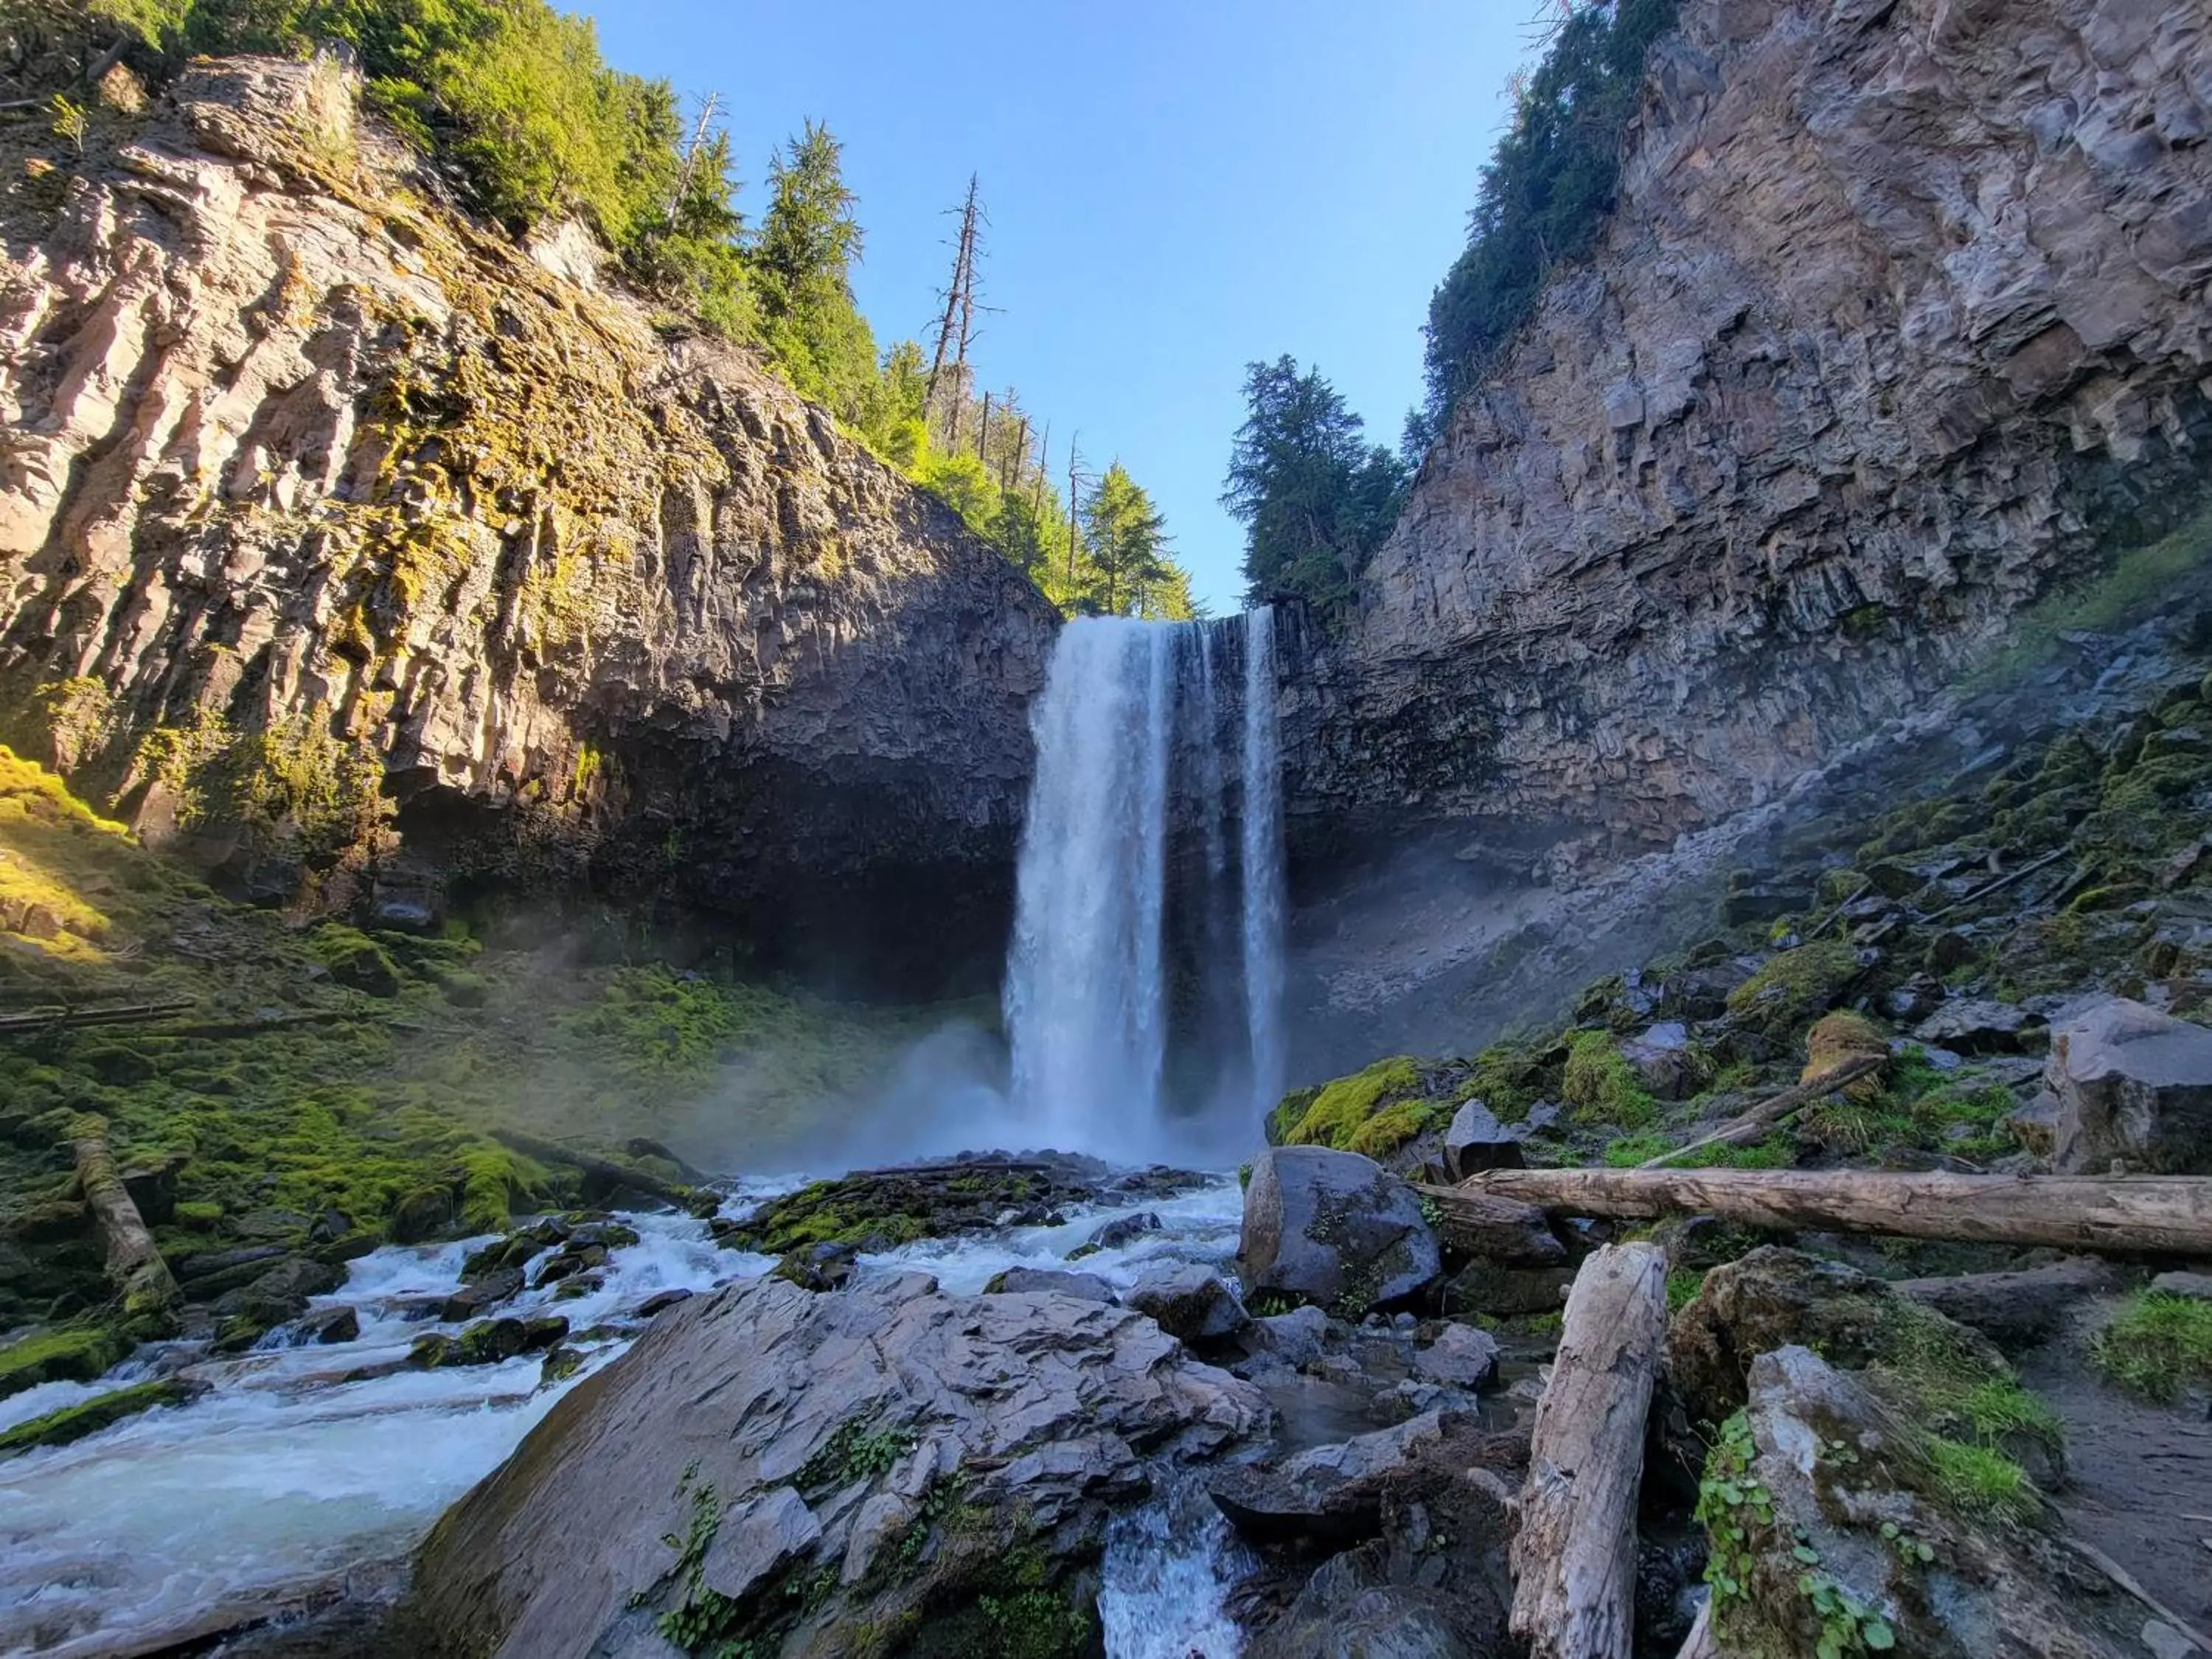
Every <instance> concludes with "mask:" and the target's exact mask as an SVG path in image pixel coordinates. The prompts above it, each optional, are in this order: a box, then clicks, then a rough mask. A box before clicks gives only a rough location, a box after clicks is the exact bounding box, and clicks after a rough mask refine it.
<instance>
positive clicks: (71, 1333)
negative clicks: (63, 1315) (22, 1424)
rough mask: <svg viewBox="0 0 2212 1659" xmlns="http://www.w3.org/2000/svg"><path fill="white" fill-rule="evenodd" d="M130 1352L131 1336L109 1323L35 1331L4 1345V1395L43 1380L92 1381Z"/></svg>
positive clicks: (0, 1386) (0, 1380)
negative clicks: (128, 1336) (107, 1325)
mask: <svg viewBox="0 0 2212 1659" xmlns="http://www.w3.org/2000/svg"><path fill="white" fill-rule="evenodd" d="M129 1352H131V1342H130V1339H129V1338H127V1337H125V1336H124V1335H123V1334H121V1333H120V1332H118V1331H115V1330H112V1329H111V1328H108V1327H106V1326H105V1325H71V1326H66V1327H64V1328H61V1329H59V1330H52V1331H33V1332H31V1333H30V1334H27V1335H25V1336H21V1337H18V1338H16V1339H15V1340H14V1341H12V1342H10V1343H9V1344H8V1346H6V1347H4V1348H0V1399H5V1398H6V1397H7V1396H8V1395H11V1394H20V1393H21V1392H22V1391H23V1390H24V1389H32V1388H36V1387H37V1386H38V1385H39V1384H40V1383H89V1382H91V1381H92V1380H93V1379H94V1377H96V1376H100V1374H101V1373H102V1372H104V1371H106V1370H108V1369H109V1368H110V1367H111V1366H113V1365H115V1364H119V1363H120V1362H121V1361H122V1359H123V1358H124V1357H125V1355H126V1354H128V1353H129Z"/></svg>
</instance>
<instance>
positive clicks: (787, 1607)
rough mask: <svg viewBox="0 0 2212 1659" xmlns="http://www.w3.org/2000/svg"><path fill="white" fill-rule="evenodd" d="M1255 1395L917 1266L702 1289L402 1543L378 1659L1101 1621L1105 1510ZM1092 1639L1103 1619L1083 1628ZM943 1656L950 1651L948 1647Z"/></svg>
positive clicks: (1149, 1333) (1077, 1305) (1078, 1309)
mask: <svg viewBox="0 0 2212 1659" xmlns="http://www.w3.org/2000/svg"><path fill="white" fill-rule="evenodd" d="M1270 1415H1271V1413H1270V1412H1269V1409H1268V1407H1267V1403H1266V1401H1265V1400H1264V1399H1263V1398H1262V1397H1261V1395H1260V1394H1259V1392H1258V1391H1257V1390H1256V1389H1253V1388H1252V1387H1251V1386H1250V1385H1249V1384H1247V1383H1241V1382H1239V1381H1237V1379H1236V1378H1234V1377H1232V1376H1229V1375H1228V1374H1227V1373H1226V1372H1224V1371H1221V1370H1216V1369H1214V1368H1213V1367H1212V1366H1209V1365H1206V1364H1200V1362H1198V1361H1196V1360H1194V1359H1192V1358H1190V1357H1189V1356H1188V1352H1187V1351H1186V1350H1184V1349H1183V1348H1182V1346H1180V1345H1179V1344H1177V1343H1176V1341H1175V1340H1174V1339H1173V1338H1171V1337H1170V1336H1168V1335H1167V1334H1164V1332H1162V1331H1161V1330H1160V1328H1159V1327H1158V1325H1156V1324H1155V1323H1154V1322H1152V1320H1150V1319H1148V1318H1146V1317H1145V1316H1143V1315H1141V1314H1139V1313H1137V1312H1135V1311H1133V1310H1129V1309H1126V1308H1114V1307H1108V1306H1105V1305H1103V1304H1099V1303H1097V1302H1091V1301H1085V1300H1081V1299H1079V1298H1077V1297H1068V1296H1060V1295H1057V1294H1053V1293H1050V1292H1045V1293H1016V1294H1003V1295H999V1296H978V1297H954V1296H947V1295H945V1294H943V1293H941V1292H940V1291H938V1289H937V1288H936V1285H935V1281H934V1280H933V1279H928V1278H927V1277H925V1276H923V1275H921V1274H918V1273H901V1274H891V1273H879V1274H869V1275H863V1276H861V1277H860V1278H859V1279H855V1280H854V1283H853V1284H852V1285H850V1286H849V1287H848V1289H847V1290H846V1291H844V1292H843V1293H842V1294H839V1295H836V1296H817V1295H814V1294H811V1293H810V1292H808V1291H804V1290H801V1289H800V1288H799V1287H798V1286H796V1285H791V1284H788V1283H786V1282H784V1281H782V1280H781V1279H774V1278H763V1279H753V1280H749V1281H744V1282H741V1283H738V1284H733V1285H726V1286H725V1287H723V1288H722V1289H720V1290H719V1291H714V1292H713V1293H711V1294H708V1295H703V1296H697V1297H693V1298H692V1299H691V1300H690V1301H689V1302H686V1303H684V1304H683V1305H681V1306H680V1307H678V1308H675V1309H672V1310H670V1311H669V1312H668V1313H666V1314H664V1315H663V1316H661V1317H660V1318H659V1319H657V1320H655V1321H654V1322H653V1323H652V1324H651V1325H650V1326H649V1327H647V1329H646V1331H645V1334H643V1335H642V1336H641V1338H640V1339H639V1340H638V1341H637V1343H636V1345H635V1346H633V1347H632V1348H631V1349H630V1350H629V1352H627V1353H625V1354H623V1356H622V1357H621V1358H618V1359H617V1360H616V1361H615V1362H614V1363H613V1364H611V1365H609V1366H608V1367H607V1368H606V1369H605V1370H602V1371H600V1372H599V1373H597V1374H596V1375H595V1376H592V1378H591V1379H590V1380H589V1381H588V1382H586V1383H584V1384H582V1385H580V1387H578V1388H576V1389H573V1390H571V1391H570V1392H569V1393H568V1394H567V1395H564V1396H563V1397H562V1400H561V1401H559V1402H558V1403H557V1404H556V1405H555V1406H554V1407H553V1408H552V1410H551V1411H550V1413H548V1414H547V1415H546V1417H545V1418H544V1420H543V1421H542V1422H541V1423H539V1424H538V1426H537V1427H536V1428H535V1429H533V1430H532V1431H531V1433H530V1434H529V1436H528V1437H526V1439H525V1440H524V1441H523V1443H522V1444H521V1445H520V1447H519V1448H518V1449H516V1451H515V1453H514V1454H513V1456H511V1457H510V1458H509V1459H508V1460H507V1462H506V1463H505V1464H503V1465H502V1466H501V1468H499V1469H498V1470H496V1471H495V1473H494V1474H492V1475H490V1476H489V1478H488V1479H486V1480H483V1481H482V1482H481V1483H479V1484H478V1485H477V1487H476V1488H475V1489H474V1490H473V1491H471V1492H470V1493H469V1494H468V1495H467V1496H466V1497H465V1498H462V1499H461V1501H460V1502H459V1504H455V1505H454V1506H453V1508H452V1509H451V1510H448V1511H447V1514H446V1516H444V1518H443V1519H442V1520H441V1521H440V1522H439V1523H438V1525H437V1527H436V1528H435V1529H434V1530H433V1531H432V1533H431V1534H430V1536H429V1538H428V1540H427V1541H425V1542H424V1544H423V1545H422V1548H421V1550H420V1552H419V1553H417V1555H416V1561H415V1568H414V1572H413V1575H412V1577H411V1581H410V1591H409V1595H408V1599H407V1601H406V1602H405V1603H404V1605H403V1607H402V1608H401V1609H400V1612H399V1614H398V1629H397V1634H396V1636H395V1640H394V1643H393V1644H392V1650H394V1651H406V1652H409V1653H410V1654H418V1655H421V1656H422V1659H456V1656H459V1655H464V1654H466V1655H477V1654H483V1653H489V1652H492V1651H495V1650H502V1651H505V1652H507V1653H510V1654H529V1655H531V1656H532V1659H584V1656H586V1655H590V1654H612V1653H634V1654H645V1653H653V1652H665V1651H666V1644H665V1641H664V1640H663V1639H662V1638H660V1637H659V1634H658V1629H659V1628H660V1627H663V1626H662V1621H666V1626H672V1627H674V1628H676V1629H679V1630H681V1631H682V1632H684V1633H685V1637H686V1641H687V1644H689V1645H690V1646H691V1647H693V1648H694V1649H696V1650H716V1649H718V1648H719V1649H721V1650H740V1651H752V1652H758V1653H763V1654H767V1653H777V1654H782V1655H787V1656H799V1655H808V1656H817V1659H827V1656H830V1655H833V1654H845V1653H850V1652H853V1651H854V1647H855V1632H859V1631H860V1630H862V1629H863V1628H864V1627H872V1628H873V1629H875V1630H878V1631H890V1630H902V1629H916V1628H919V1627H920V1626H921V1624H922V1621H923V1620H924V1618H925V1617H926V1618H927V1628H928V1630H929V1632H930V1635H931V1638H932V1639H933V1649H932V1650H933V1651H945V1652H959V1651H963V1650H965V1651H973V1652H979V1653H981V1652H988V1651H995V1650H1001V1649H1002V1647H1003V1643H1002V1641H1001V1640H1000V1637H1001V1636H1002V1632H1000V1631H998V1630H997V1629H996V1628H995V1627H994V1625H993V1623H992V1620H993V1618H994V1617H1000V1618H1003V1617H1004V1615H1005V1614H1006V1611H1007V1610H1008V1609H1009V1608H1012V1609H1015V1610H1017V1611H1018V1613H1019V1614H1020V1615H1021V1616H1022V1618H1023V1619H1024V1620H1025V1621H1027V1620H1032V1619H1033V1620H1036V1621H1038V1622H1039V1623H1040V1624H1041V1625H1044V1626H1048V1627H1050V1628H1054V1629H1059V1628H1065V1627H1066V1626H1067V1625H1068V1624H1069V1623H1071V1622H1073V1623H1074V1624H1076V1625H1077V1626H1078V1627H1081V1626H1084V1625H1086V1624H1088V1623H1089V1621H1090V1620H1092V1619H1093V1618H1095V1613H1093V1611H1092V1601H1091V1598H1092V1596H1093V1595H1095V1591H1096V1580H1095V1577H1091V1572H1090V1569H1091V1565H1093V1564H1094V1563H1095V1562H1096V1560H1097V1557H1098V1554H1099V1552H1100V1549H1101V1547H1102V1545H1103V1538H1104V1534H1105V1530H1106V1524H1107V1522H1108V1521H1109V1518H1110V1516H1111V1515H1112V1513H1113V1510H1114V1508H1115V1506H1116V1505H1118V1504H1125V1503H1128V1502H1131V1501H1133V1500H1135V1499H1137V1498H1139V1497H1140V1496H1141V1495H1142V1494H1143V1493H1144V1492H1146V1491H1147V1490H1148V1486H1149V1481H1150V1478H1151V1477H1150V1464H1149V1463H1148V1460H1151V1461H1152V1462H1158V1463H1159V1464H1163V1465H1172V1464H1174V1463H1175V1462H1179V1461H1185V1460H1190V1459H1194V1458H1199V1457H1202V1456H1206V1455H1211V1454H1213V1453H1217V1452H1219V1451H1221V1450H1223V1449H1226V1448H1229V1447H1231V1446H1234V1445H1237V1444H1240V1443H1243V1442H1245V1441H1247V1440H1249V1439H1251V1438H1253V1437H1256V1436H1258V1435H1259V1434H1261V1433H1262V1432H1263V1431H1265V1429H1266V1427H1267V1423H1268V1421H1269V1419H1270ZM1091 1628H1094V1629H1095V1626H1091ZM937 1644H941V1645H937Z"/></svg>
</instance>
